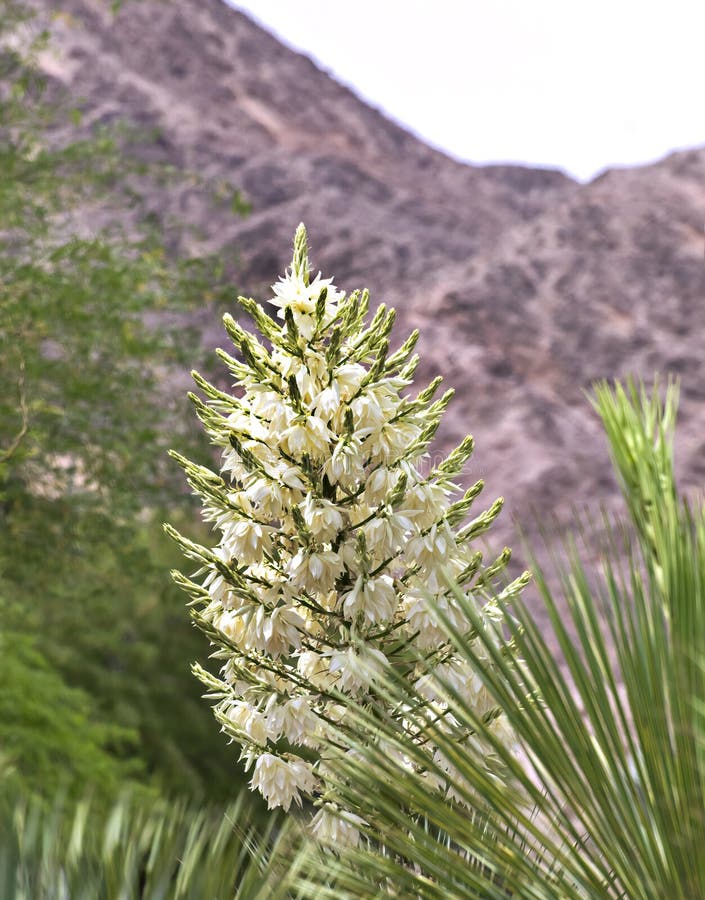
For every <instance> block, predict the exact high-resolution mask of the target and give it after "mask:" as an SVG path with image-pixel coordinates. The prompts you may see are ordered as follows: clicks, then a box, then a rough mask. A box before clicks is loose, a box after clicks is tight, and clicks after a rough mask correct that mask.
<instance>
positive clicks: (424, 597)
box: [167, 225, 521, 839]
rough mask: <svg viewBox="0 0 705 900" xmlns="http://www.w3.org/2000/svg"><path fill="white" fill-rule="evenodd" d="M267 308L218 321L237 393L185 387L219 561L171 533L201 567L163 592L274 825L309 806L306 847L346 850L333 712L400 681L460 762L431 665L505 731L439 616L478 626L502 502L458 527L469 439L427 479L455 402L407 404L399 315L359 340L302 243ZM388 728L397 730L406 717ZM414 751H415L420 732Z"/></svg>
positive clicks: (419, 732) (377, 317) (193, 472)
mask: <svg viewBox="0 0 705 900" xmlns="http://www.w3.org/2000/svg"><path fill="white" fill-rule="evenodd" d="M269 302H270V304H271V305H272V306H273V307H275V308H276V318H272V317H270V315H268V313H267V312H266V311H265V309H264V308H263V307H262V306H260V305H259V304H258V303H256V302H255V301H254V300H251V299H247V298H240V303H241V305H242V307H243V309H244V311H245V312H246V313H247V314H248V315H249V316H250V317H251V319H252V320H253V322H254V324H255V326H256V328H257V330H258V332H259V336H257V335H256V334H254V333H251V332H250V331H247V330H246V329H245V328H243V327H242V325H240V324H239V323H238V322H237V321H236V320H235V319H234V318H232V316H230V315H226V316H225V317H224V324H225V328H226V331H227V333H228V335H229V336H230V338H231V339H232V341H233V343H234V345H235V347H236V348H237V356H232V355H230V354H228V353H226V352H225V351H223V350H218V351H217V353H218V355H219V356H220V358H221V359H222V360H223V361H224V362H225V364H226V366H227V367H228V369H229V370H230V373H231V376H232V378H233V379H234V390H233V392H229V391H222V390H220V389H218V388H217V387H215V386H214V385H212V384H210V383H209V382H208V381H206V380H205V379H204V378H203V377H202V376H201V375H199V374H198V373H196V372H194V373H193V376H194V379H195V382H196V384H197V386H198V388H199V389H200V391H201V394H202V397H199V396H196V395H190V396H191V400H192V401H193V403H194V405H195V408H196V412H197V414H198V416H199V418H200V420H201V422H202V423H203V426H204V427H205V429H206V431H207V433H208V435H209V436H210V439H211V440H212V442H213V444H215V445H216V446H217V447H219V448H220V450H221V460H220V471H219V472H216V471H212V470H211V469H209V468H207V467H204V466H199V465H196V464H195V463H193V462H190V461H189V460H187V459H184V458H183V457H181V456H180V455H179V454H174V456H175V458H176V459H177V460H178V461H179V463H180V464H181V465H182V467H183V468H184V470H185V473H186V476H187V478H188V481H189V483H190V485H191V487H192V489H193V490H194V491H195V492H196V493H197V494H198V495H200V497H201V499H202V503H203V515H204V518H205V520H206V521H207V522H210V523H212V526H213V529H214V531H215V532H216V534H217V535H218V542H217V545H216V546H215V547H213V548H208V547H204V546H201V545H198V544H195V543H193V542H192V541H190V540H188V539H187V538H185V537H183V536H181V535H179V534H178V533H177V532H176V531H174V529H171V528H169V527H168V526H167V530H168V531H169V533H170V534H171V535H172V536H173V537H174V538H175V539H176V540H177V541H178V543H179V544H180V546H181V548H182V550H183V551H184V552H185V554H186V555H187V556H188V557H189V558H191V559H193V560H195V561H196V562H197V563H198V565H199V570H198V572H197V573H196V574H195V575H194V576H192V577H191V578H187V577H186V576H184V575H182V574H180V573H175V579H176V580H177V582H178V583H179V584H180V586H181V587H182V588H184V589H185V590H186V591H187V593H188V594H189V595H190V597H191V604H190V605H191V607H192V614H193V616H194V619H195V621H196V623H197V624H198V625H199V627H200V628H201V629H202V630H203V631H204V632H205V634H206V635H207V637H208V638H209V639H210V641H211V643H212V644H213V646H214V647H215V652H214V656H215V657H216V658H218V659H219V660H221V661H222V669H221V672H220V677H218V678H216V677H214V676H213V675H211V674H209V673H208V672H206V671H205V670H204V669H202V668H201V667H199V666H195V667H194V671H195V673H196V675H197V676H198V677H200V678H201V680H202V681H203V682H204V684H205V685H206V687H207V689H208V692H209V693H208V696H209V697H210V698H211V699H212V700H213V702H214V711H215V715H216V718H217V720H218V721H219V723H220V724H221V727H222V729H223V730H224V731H225V732H226V733H227V734H228V735H229V736H230V737H231V738H232V739H233V740H234V741H235V742H236V743H237V744H238V745H239V747H240V750H241V757H242V758H244V760H245V763H246V767H247V768H248V770H250V771H251V772H252V776H251V779H252V780H251V787H252V788H253V789H257V790H259V791H260V792H261V794H262V795H263V796H264V797H265V799H266V800H267V802H268V804H269V806H270V807H274V806H282V807H284V808H285V809H289V807H290V805H291V803H292V802H293V803H296V804H299V805H300V804H301V801H302V798H306V799H308V800H313V801H314V802H315V803H316V805H317V806H319V807H320V809H319V813H318V814H317V818H316V820H315V829H314V830H315V833H316V834H318V835H319V836H321V835H326V834H327V835H336V834H337V835H340V834H342V833H343V832H344V833H345V835H346V839H349V838H350V836H351V835H352V834H356V833H357V832H356V830H355V822H356V818H355V816H354V814H353V813H352V812H351V811H347V812H345V813H344V815H343V814H342V813H341V814H340V815H343V818H342V819H341V818H340V815H338V824H337V825H336V824H334V821H333V820H334V819H335V818H336V814H335V810H339V804H337V801H336V798H335V796H334V793H333V792H332V789H331V788H330V785H329V784H328V783H327V778H326V771H327V770H326V756H327V753H328V749H329V747H330V742H331V740H333V736H334V735H336V734H338V735H339V732H337V731H336V725H337V724H338V723H340V719H341V715H342V714H343V710H344V706H342V705H341V696H340V695H341V694H343V695H347V696H352V697H355V698H356V699H357V702H360V703H363V704H364V703H365V702H366V698H368V697H371V696H372V690H373V685H374V680H375V677H376V675H377V674H380V673H383V672H384V670H385V668H387V667H389V666H392V665H393V666H394V669H395V671H396V672H397V673H399V672H403V673H404V674H405V677H407V678H408V679H409V680H410V681H411V682H412V684H414V685H415V687H416V688H417V689H418V691H419V694H420V696H422V697H423V698H425V701H426V703H427V705H428V706H427V709H428V718H429V721H432V722H433V728H435V729H438V728H441V727H445V728H447V729H450V730H453V731H454V734H455V735H456V737H457V740H458V741H465V742H467V744H468V746H473V745H474V744H473V736H472V734H470V733H468V732H467V731H465V732H464V731H463V729H462V728H461V727H460V726H459V725H458V723H457V722H456V721H455V720H454V719H453V718H452V717H451V716H450V715H448V716H446V704H445V703H444V700H443V692H437V691H434V688H433V679H430V680H429V678H428V672H427V668H428V663H429V661H430V662H431V665H434V664H437V666H438V667H439V672H440V673H441V674H443V675H444V676H445V678H446V679H447V680H448V681H449V682H450V683H451V684H452V685H455V686H456V687H457V690H458V691H459V692H460V693H461V694H462V696H463V698H464V699H465V700H467V701H468V702H470V703H471V704H472V705H473V708H474V709H475V710H476V711H477V713H478V714H479V715H482V716H485V715H488V716H492V717H493V718H496V717H497V716H499V715H501V710H496V709H494V710H493V709H492V703H491V701H490V699H489V696H488V694H487V692H486V691H485V689H484V686H483V682H482V679H481V678H480V677H479V676H478V673H477V672H475V671H470V670H468V665H467V663H466V662H465V661H463V660H461V659H459V658H458V657H457V656H456V654H455V653H454V652H453V648H452V646H451V645H450V644H449V642H448V640H447V637H446V635H447V631H446V630H445V628H444V627H443V623H442V622H441V621H439V614H440V615H441V616H442V617H443V618H444V619H445V620H446V627H447V623H450V624H451V625H452V627H453V628H454V629H455V630H457V631H458V632H459V633H461V634H463V633H470V632H471V631H472V627H471V624H470V622H469V621H468V619H467V618H466V616H465V615H464V614H463V612H462V609H461V608H460V606H459V605H458V603H457V602H456V601H455V600H454V598H453V593H452V591H451V590H450V589H449V587H448V573H450V575H451V577H452V578H453V579H454V581H455V582H457V584H458V585H459V586H460V588H461V589H462V591H463V592H464V595H465V596H466V597H467V598H468V599H469V600H470V601H471V602H472V603H473V604H474V607H473V608H475V609H477V610H478V611H479V612H480V613H481V614H483V608H484V607H483V600H482V598H483V596H484V595H483V592H482V584H483V583H484V584H487V582H488V579H489V578H490V577H491V576H492V575H494V574H496V573H497V572H498V571H499V570H500V569H502V568H503V567H504V566H505V565H506V563H507V561H508V559H509V553H508V551H506V550H505V551H504V552H503V554H502V555H501V556H500V557H499V559H498V560H496V561H495V562H493V563H492V564H491V565H490V566H489V567H487V568H483V566H482V563H481V555H480V554H479V553H476V552H475V551H474V550H473V549H472V546H471V542H472V540H473V539H474V538H476V537H477V536H479V535H480V534H482V533H483V532H484V531H486V530H487V529H488V528H489V527H490V525H491V524H492V522H493V521H494V519H495V518H496V516H497V515H498V513H499V511H500V509H501V506H502V502H501V500H499V501H496V502H495V503H494V504H493V505H492V506H491V507H490V508H489V509H488V510H485V511H484V512H482V513H480V515H478V516H475V517H474V518H472V519H471V520H470V521H468V515H469V513H470V508H471V505H472V503H473V501H474V500H475V499H476V497H477V496H478V494H479V493H480V491H481V489H482V482H477V483H476V484H475V485H473V486H472V487H471V488H470V489H469V490H467V491H466V492H465V493H464V494H462V493H461V491H460V488H459V487H458V486H457V485H456V483H455V480H456V479H457V478H458V476H459V475H460V473H461V471H462V469H463V467H464V465H465V463H466V462H467V460H468V459H469V457H470V455H471V453H472V450H473V441H472V438H470V437H468V438H466V439H465V440H464V441H463V442H462V443H461V444H460V446H459V447H458V448H456V449H455V450H454V451H453V452H452V453H450V455H449V456H448V457H446V458H445V459H444V460H443V461H442V462H440V463H439V464H438V465H436V466H435V467H432V466H431V465H430V462H429V454H428V447H429V444H430V443H431V441H432V440H433V438H434V436H435V434H436V431H437V429H438V427H439V423H440V421H441V416H442V414H443V412H444V410H445V409H446V407H447V405H448V402H449V400H450V398H451V396H452V392H451V391H448V392H447V393H445V394H444V395H443V396H441V397H440V398H439V399H435V396H436V392H437V390H438V387H439V385H440V382H441V379H440V378H436V379H434V380H433V381H432V382H431V384H429V385H428V386H427V387H425V388H423V389H422V390H421V391H420V392H419V393H417V394H416V395H414V394H413V393H411V392H410V388H411V385H412V383H413V376H414V372H415V370H416V367H417V364H418V357H417V356H416V355H415V354H414V352H413V351H414V345H415V343H416V340H417V337H418V333H417V332H414V333H413V334H412V335H411V336H410V337H409V338H408V339H407V340H406V341H405V342H404V343H403V344H402V345H401V346H400V347H399V348H398V349H396V350H394V351H392V349H391V345H390V333H391V330H392V325H393V323H394V310H391V309H390V310H387V309H386V308H385V306H384V305H382V306H380V307H379V308H378V309H377V311H376V312H375V314H374V315H373V316H372V317H371V319H370V320H369V322H367V323H366V318H367V311H368V302H369V297H368V292H367V291H354V292H353V293H351V294H350V295H346V294H344V293H343V292H342V291H340V290H338V289H337V288H336V287H335V285H334V284H333V281H332V279H330V278H323V277H322V276H321V274H320V273H319V274H318V275H316V276H315V277H312V273H311V270H310V266H309V259H308V251H307V244H306V232H305V229H304V227H303V225H300V226H299V228H298V230H297V232H296V237H295V242H294V256H293V260H292V263H291V267H290V268H289V269H288V271H287V272H286V274H285V275H284V276H283V277H282V278H281V279H280V280H279V281H278V282H277V283H276V284H275V285H274V286H273V297H272V298H271V299H270V301H269ZM203 398H205V399H203ZM520 587H521V582H520V581H517V582H516V583H515V584H514V585H513V586H510V588H509V589H508V592H511V590H519V589H520ZM429 597H430V598H431V599H432V601H433V602H432V603H431V604H429V602H428V598H429ZM493 610H494V607H493V608H492V609H490V608H489V607H488V608H487V615H488V616H491V615H495V613H494V612H493ZM421 657H423V658H424V659H425V660H426V662H425V664H424V666H420V665H419V662H418V661H419V659H420V658H421ZM487 664H488V665H489V664H490V662H489V660H488V663H487ZM375 702H379V697H377V698H376V701H375ZM392 713H393V714H394V715H398V716H399V719H400V721H402V720H403V716H404V712H403V710H400V711H399V712H398V713H395V712H394V711H392ZM505 733H506V736H507V740H508V741H511V740H512V736H511V733H510V732H509V730H508V729H507V728H505V729H504V731H503V734H505ZM409 740H412V741H414V740H418V741H426V742H427V741H428V735H424V733H423V728H421V729H419V727H418V725H416V726H415V727H414V729H410V731H409ZM475 743H476V742H475ZM430 777H431V776H430V775H429V778H430ZM436 777H437V776H435V775H434V776H433V778H436ZM439 789H444V788H443V785H440V786H439Z"/></svg>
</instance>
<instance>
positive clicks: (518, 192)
mask: <svg viewBox="0 0 705 900" xmlns="http://www.w3.org/2000/svg"><path fill="white" fill-rule="evenodd" d="M36 2H37V4H38V6H39V8H40V9H42V10H43V11H44V12H49V11H51V12H52V13H57V12H58V13H59V15H58V16H56V17H55V19H54V32H55V45H54V50H53V51H52V52H51V53H49V54H47V56H46V57H45V60H44V65H45V67H46V69H47V72H48V73H49V74H50V75H51V76H52V77H53V78H55V79H56V80H57V81H58V82H61V83H63V84H65V85H67V86H70V87H71V90H72V91H73V92H74V93H78V94H79V95H81V96H83V98H84V101H83V107H84V110H85V121H86V122H87V123H88V124H91V123H103V122H109V121H114V120H116V119H125V120H127V121H132V122H134V123H137V124H139V125H142V126H155V127H158V128H159V130H160V137H159V141H158V143H157V152H158V153H159V154H160V156H161V158H162V159H166V160H168V161H169V162H171V163H172V164H173V165H174V166H176V167H178V168H183V169H185V170H195V171H198V172H200V173H203V174H206V175H208V176H209V177H213V178H227V179H229V180H230V181H232V182H233V183H235V184H236V185H238V186H239V187H240V188H241V189H242V191H243V192H244V194H245V196H246V198H247V199H248V200H249V201H250V203H251V204H252V208H253V211H252V214H251V215H249V216H248V217H247V218H245V219H238V218H236V217H233V216H232V215H228V214H227V213H226V212H220V213H218V212H217V211H216V212H214V211H213V208H212V205H211V203H210V201H209V199H208V197H206V196H205V194H204V193H203V191H202V189H199V188H196V187H194V186H193V185H189V182H188V181H187V180H184V182H183V184H179V185H177V186H173V187H170V188H169V189H168V190H167V191H165V192H163V193H161V194H158V195H155V197H154V200H153V203H154V208H155V209H156V210H157V211H158V212H160V213H163V214H165V215H167V214H170V215H178V216H179V217H180V218H182V219H184V220H186V221H187V222H188V223H190V224H193V225H194V226H195V227H197V228H198V229H199V230H200V233H201V238H200V239H199V240H200V242H201V243H200V246H201V247H203V248H205V249H219V248H232V252H233V254H234V255H235V256H237V258H238V259H239V260H240V261H241V264H240V266H239V268H238V272H237V277H238V278H239V285H240V286H241V288H242V289H244V290H249V291H251V292H253V294H255V295H261V293H262V292H263V291H265V290H266V289H267V286H268V285H269V284H270V283H271V282H272V281H273V280H274V279H275V278H276V277H277V275H278V274H279V271H280V270H281V269H282V267H283V264H284V262H285V261H286V260H287V259H288V256H289V249H290V242H291V238H292V235H293V233H294V229H295V227H296V225H297V224H298V222H299V221H301V220H303V221H305V222H306V225H307V227H308V230H309V236H310V239H311V243H312V248H313V258H314V262H315V263H316V265H317V266H318V267H320V268H321V269H322V270H323V271H324V272H325V273H326V274H328V275H330V274H334V275H335V277H336V282H337V283H338V284H339V285H340V286H342V287H344V288H347V289H352V288H354V287H358V286H369V287H370V289H371V290H372V296H373V300H375V299H376V300H377V301H378V302H382V301H384V302H386V303H388V304H392V305H394V306H396V307H397V311H398V314H399V320H400V325H399V326H398V331H397V333H398V334H399V340H400V341H401V339H403V338H404V337H405V336H406V332H407V331H408V330H409V329H410V328H412V327H419V328H420V329H421V332H422V339H421V342H420V353H421V356H422V360H423V367H422V373H421V374H422V376H430V375H432V374H435V373H436V372H440V373H441V374H443V375H444V376H445V377H446V380H447V382H448V383H449V384H451V385H453V386H454V387H455V388H456V389H457V398H456V400H455V402H454V404H452V405H451V409H450V411H449V413H448V421H447V424H446V426H445V430H444V433H443V436H442V440H443V445H444V446H448V445H450V444H451V443H453V442H454V441H456V442H457V441H458V440H459V439H460V438H461V437H463V436H464V435H465V434H466V433H467V432H468V431H472V432H473V433H474V435H475V438H476V441H477V448H478V449H477V461H476V462H475V463H474V464H473V467H472V471H471V472H470V476H471V477H474V478H477V477H480V476H483V477H486V479H487V482H488V491H491V492H492V494H493V495H496V494H497V493H502V494H505V495H506V497H507V500H508V507H509V510H510V515H506V514H505V516H504V522H503V524H502V525H501V526H500V527H499V529H498V531H499V536H498V537H499V538H503V539H505V540H509V541H512V540H513V541H514V542H516V535H515V533H514V529H513V525H512V521H511V516H516V517H517V519H518V520H519V521H520V522H521V523H522V525H523V527H524V528H525V529H526V531H528V533H529V535H531V534H532V533H533V532H534V531H535V526H534V525H533V524H532V522H533V519H532V510H533V511H535V512H537V513H538V515H539V518H540V519H541V520H543V521H544V523H545V522H546V521H548V520H549V519H550V518H551V517H554V516H555V517H557V519H558V521H559V522H560V523H567V522H568V521H570V519H571V516H572V509H573V506H574V505H578V506H580V505H581V504H582V503H583V502H589V503H590V504H591V505H593V506H594V505H595V504H596V503H598V502H605V503H607V504H608V505H612V504H613V503H614V501H615V497H616V487H615V484H614V481H613V479H612V477H611V475H610V470H609V464H608V460H607V453H606V449H605V444H604V439H603V438H602V434H601V430H600V427H599V425H598V423H597V421H596V418H595V416H594V414H593V413H592V411H591V409H590V407H589V404H588V402H587V400H586V399H585V396H584V392H585V391H586V390H588V389H589V387H590V384H591V383H592V382H593V381H594V380H595V379H602V378H613V377H615V376H623V375H626V374H629V373H631V374H634V375H636V376H642V377H644V378H646V379H650V378H651V376H652V375H653V374H654V373H655V372H662V373H667V372H673V373H675V374H677V375H678V376H680V378H681V379H682V384H683V391H682V398H683V403H682V414H681V428H680V432H679V442H678V447H679V453H680V456H679V468H680V472H681V474H682V476H683V478H684V481H685V483H686V484H687V485H689V486H691V487H699V486H700V484H701V482H702V478H703V475H705V454H704V451H705V402H704V401H705V361H704V358H703V352H702V347H703V339H704V337H705V306H704V304H703V300H704V299H705V295H704V291H703V288H704V284H703V270H704V266H703V253H704V250H705V240H704V238H703V231H702V224H703V219H704V212H703V211H704V210H705V150H693V151H688V152H684V153H678V154H675V155H673V156H671V157H669V158H668V159H666V160H664V161H662V162H660V163H658V164H656V165H652V166H648V167H642V168H638V169H631V170H614V171H609V172H607V173H605V174H604V175H602V176H600V177H599V178H597V179H595V180H594V181H593V182H592V183H590V184H588V185H580V184H577V183H575V182H573V181H571V180H570V179H569V178H567V177H565V176H564V175H562V174H561V173H559V172H557V171H551V170H539V169H530V168H523V167H518V166H488V167H476V166H470V165H463V164H460V163H458V162H454V161H453V160H451V159H449V158H447V157H446V156H444V155H443V154H441V153H439V152H436V151H434V150H432V149H430V148H429V147H427V146H425V145H424V144H423V143H421V142H420V141H419V140H417V139H416V138H414V137H413V136H412V135H410V134H409V133H407V132H406V131H404V130H403V129H401V128H400V127H398V126H397V125H395V124H393V123H391V122H390V121H388V120H387V119H385V118H384V117H383V116H382V115H381V114H380V113H378V112H377V111H375V110H373V109H371V108H370V107H369V106H366V105H365V104H364V103H362V102H361V101H360V100H358V99H357V98H356V97H355V96H354V95H353V94H352V93H351V92H350V91H348V90H347V89H345V88H343V87H341V86H340V85H339V84H337V83H336V82H335V81H334V80H332V79H331V78H330V77H329V76H328V75H326V74H325V73H324V72H322V71H320V70H319V69H317V68H316V67H315V66H314V65H313V63H312V62H311V61H310V60H308V59H307V58H306V57H304V56H301V55H299V54H296V53H294V52H292V51H291V50H289V49H287V48H285V47H284V46H282V45H281V44H280V43H278V42H277V41H276V40H275V39H274V38H273V37H272V36H270V35H269V34H267V33H266V32H265V31H263V30H262V29H261V28H259V27H258V26H256V25H255V24H254V23H253V22H252V21H251V20H249V19H248V18H247V17H246V16H245V15H242V14H241V13H238V12H235V11H234V10H232V9H230V8H229V7H227V6H226V5H225V4H224V3H222V2H220V0H170V2H160V0H140V2H134V3H130V2H128V3H126V4H125V5H124V6H123V7H122V9H121V11H120V12H119V13H118V14H117V15H116V16H113V15H112V14H111V13H110V11H109V5H108V4H107V3H105V2H103V0H51V2H49V0H36ZM207 340H208V341H209V343H211V344H216V343H220V342H221V336H220V331H219V330H218V328H217V323H214V327H213V329H212V330H210V332H209V334H208V335H207Z"/></svg>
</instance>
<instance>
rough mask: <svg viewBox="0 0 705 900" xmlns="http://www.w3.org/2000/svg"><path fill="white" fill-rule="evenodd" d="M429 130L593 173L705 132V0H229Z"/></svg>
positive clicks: (465, 146) (474, 156)
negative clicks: (349, 0)
mask: <svg viewBox="0 0 705 900" xmlns="http://www.w3.org/2000/svg"><path fill="white" fill-rule="evenodd" d="M231 5H233V6H235V7H237V8H239V9H242V10H244V11H247V12H248V13H249V14H250V15H251V16H253V17H254V18H255V19H256V20H257V21H259V22H260V23H261V24H263V25H265V26H266V27H267V28H268V29H269V30H270V31H273V32H274V33H275V34H277V36H279V37H280V38H281V39H282V40H284V41H285V42H286V43H287V44H289V45H290V46H292V47H294V48H296V49H298V50H302V51H304V52H306V53H307V54H308V55H309V56H312V57H313V58H314V59H315V60H316V61H317V62H318V63H319V64H320V65H321V66H322V67H323V68H325V69H327V70H328V71H330V72H331V73H333V74H335V75H336V77H337V78H338V79H339V80H340V81H342V82H344V83H345V84H348V85H350V86H351V87H353V88H354V90H355V91H356V92H357V93H358V94H359V95H360V96H361V97H363V98H364V99H365V100H367V101H368V102H370V103H372V104H373V105H375V106H378V107H380V108H382V109H383V110H384V111H385V112H387V114H389V115H390V116H391V117H392V118H394V119H396V120H397V121H399V122H401V123H402V124H404V125H406V126H407V127H409V128H410V129H411V130H412V131H414V132H416V133H417V134H418V135H420V136H422V137H423V138H425V139H426V140H427V141H428V142H429V143H432V144H434V145H435V146H437V147H440V148H442V149H444V150H446V151H447V152H449V153H451V154H452V155H454V156H456V157H459V158H460V159H465V160H470V161H472V162H496V161H513V162H524V163H530V164H533V165H548V166H557V167H559V168H563V169H565V170H566V171H568V172H570V173H571V174H573V175H575V176H577V177H579V178H581V179H588V178H590V177H592V176H593V175H595V174H596V173H597V172H599V171H600V170H601V169H603V168H605V167H606V166H611V165H629V164H634V163H639V162H647V161H650V160H653V159H656V158H658V157H660V156H663V155H664V154H665V153H667V152H668V151H669V150H671V149H674V148H679V147H692V146H697V145H703V144H705V66H704V63H705V2H704V0H665V2H664V0H590V2H587V0H354V2H346V0H338V2H336V0H248V2H238V0H232V3H231Z"/></svg>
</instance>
